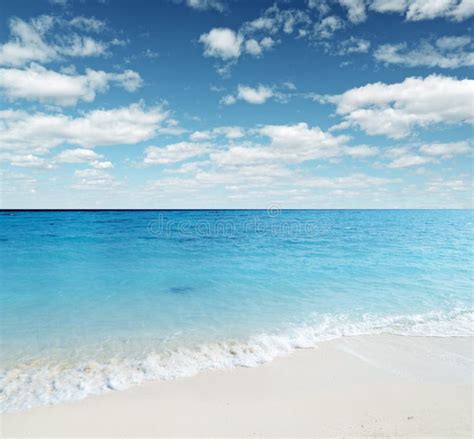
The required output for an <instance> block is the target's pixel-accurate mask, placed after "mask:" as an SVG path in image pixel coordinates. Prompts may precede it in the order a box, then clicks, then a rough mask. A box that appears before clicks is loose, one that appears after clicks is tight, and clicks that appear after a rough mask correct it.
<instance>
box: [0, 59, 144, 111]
mask: <svg viewBox="0 0 474 439" xmlns="http://www.w3.org/2000/svg"><path fill="white" fill-rule="evenodd" d="M109 83H115V84H117V85H118V86H120V87H123V88H124V89H126V90H127V91H130V92H131V91H134V90H136V89H137V88H138V87H140V86H141V84H142V79H141V78H140V75H139V74H138V73H137V72H134V71H132V70H126V71H125V72H123V73H106V72H103V71H97V70H91V69H86V72H85V74H84V75H77V74H67V73H59V72H55V71H53V70H47V69H45V68H44V67H42V66H40V65H38V64H34V63H32V64H31V65H30V66H29V67H28V68H26V69H24V70H21V69H16V68H11V69H1V68H0V90H3V94H4V95H5V96H6V97H7V98H9V99H11V100H14V99H19V98H23V99H28V100H36V101H39V102H43V103H53V104H56V105H64V106H67V105H75V104H77V102H78V101H79V100H83V101H86V102H91V101H93V100H94V99H95V96H96V93H98V92H104V91H106V90H107V89H108V86H109Z"/></svg>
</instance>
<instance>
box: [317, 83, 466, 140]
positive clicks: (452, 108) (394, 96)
mask: <svg viewBox="0 0 474 439" xmlns="http://www.w3.org/2000/svg"><path fill="white" fill-rule="evenodd" d="M320 99H321V98H320ZM473 100H474V80H471V79H461V80H459V79H457V78H452V77H447V76H441V75H430V76H428V77H426V78H419V77H411V78H407V79H405V80H404V81H403V82H400V83H396V84H385V83H382V82H377V83H373V84H367V85H365V86H362V87H358V88H353V89H351V90H348V91H346V92H345V93H343V94H341V95H337V96H326V97H324V98H322V101H323V102H331V103H334V104H335V105H336V112H337V114H339V115H341V116H342V117H343V118H344V122H343V123H342V124H341V125H340V126H339V127H340V128H347V127H349V126H357V127H359V128H361V129H362V130H364V131H365V132H366V133H367V134H369V135H385V136H389V137H392V138H396V139H397V138H402V137H406V136H407V135H409V134H410V133H411V132H412V131H413V129H414V128H416V127H427V126H430V125H433V124H440V123H444V124H472V123H473V122H474V114H473V111H472V102H473ZM336 128H337V127H336Z"/></svg>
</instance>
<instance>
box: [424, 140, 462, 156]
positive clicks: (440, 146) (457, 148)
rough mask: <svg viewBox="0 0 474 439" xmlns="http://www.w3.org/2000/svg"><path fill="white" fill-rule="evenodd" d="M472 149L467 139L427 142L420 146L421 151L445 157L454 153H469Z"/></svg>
mask: <svg viewBox="0 0 474 439" xmlns="http://www.w3.org/2000/svg"><path fill="white" fill-rule="evenodd" d="M470 150H471V148H470V145H469V143H468V142H466V141H462V142H450V143H427V144H424V145H422V146H421V147H420V151H421V152H422V153H424V154H427V155H430V156H441V157H445V158H449V157H452V156H454V155H462V154H467V153H469V152H470Z"/></svg>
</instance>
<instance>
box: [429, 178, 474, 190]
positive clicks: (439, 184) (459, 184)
mask: <svg viewBox="0 0 474 439" xmlns="http://www.w3.org/2000/svg"><path fill="white" fill-rule="evenodd" d="M426 186H427V190H428V192H440V193H450V192H464V191H467V190H470V187H469V186H471V187H472V183H471V185H469V184H468V183H467V182H465V181H464V180H462V179H454V180H443V179H441V178H438V179H436V180H431V181H429V182H428V183H427V185H426ZM471 190H472V189H471Z"/></svg>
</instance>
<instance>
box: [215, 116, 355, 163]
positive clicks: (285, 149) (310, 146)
mask: <svg viewBox="0 0 474 439" xmlns="http://www.w3.org/2000/svg"><path fill="white" fill-rule="evenodd" d="M258 133H259V134H260V135H262V136H265V137H267V138H269V140H270V144H269V145H259V144H257V145H254V144H243V145H234V146H231V147H230V148H229V149H227V150H224V151H216V152H213V153H212V154H211V159H212V160H213V161H214V162H215V163H217V164H219V165H234V166H236V165H245V164H247V165H248V164H258V163H269V162H278V161H281V162H283V163H286V164H287V163H301V162H304V161H307V160H316V159H325V158H331V157H336V156H339V155H341V154H343V148H342V147H343V145H344V144H345V143H346V142H347V140H348V138H347V136H333V135H331V134H330V133H325V132H324V131H322V130H321V129H320V128H319V127H309V126H308V125H307V124H306V123H299V124H296V125H266V126H263V127H262V128H260V129H259V130H258Z"/></svg>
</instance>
